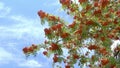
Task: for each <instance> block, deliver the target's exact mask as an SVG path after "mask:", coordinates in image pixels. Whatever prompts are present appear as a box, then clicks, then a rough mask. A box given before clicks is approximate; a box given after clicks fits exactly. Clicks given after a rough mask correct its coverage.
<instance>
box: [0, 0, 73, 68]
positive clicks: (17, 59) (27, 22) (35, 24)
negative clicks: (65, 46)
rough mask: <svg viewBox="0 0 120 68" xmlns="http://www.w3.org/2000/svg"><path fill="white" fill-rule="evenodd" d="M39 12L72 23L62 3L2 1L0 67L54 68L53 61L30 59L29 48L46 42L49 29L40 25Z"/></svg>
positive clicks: (31, 0) (51, 0)
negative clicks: (25, 52)
mask: <svg viewBox="0 0 120 68" xmlns="http://www.w3.org/2000/svg"><path fill="white" fill-rule="evenodd" d="M39 10H43V11H45V12H47V13H51V14H54V15H58V16H60V17H62V18H65V19H66V21H69V22H70V21H71V20H70V17H69V16H64V15H65V13H64V12H63V11H62V10H61V5H60V3H59V0H0V68H52V64H51V62H52V60H51V59H48V58H46V57H45V56H43V55H42V51H40V52H39V54H38V55H37V56H36V57H34V56H30V57H29V58H28V59H26V57H25V55H24V54H23V52H22V49H23V48H24V47H25V46H30V45H31V44H33V43H34V44H39V43H42V42H43V41H44V38H45V36H44V31H43V29H44V28H45V27H46V26H42V25H41V24H40V18H39V17H38V15H37V12H38V11H39Z"/></svg>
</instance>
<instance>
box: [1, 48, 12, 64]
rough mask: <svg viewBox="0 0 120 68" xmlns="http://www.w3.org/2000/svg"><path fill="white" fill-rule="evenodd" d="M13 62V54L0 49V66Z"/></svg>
mask: <svg viewBox="0 0 120 68" xmlns="http://www.w3.org/2000/svg"><path fill="white" fill-rule="evenodd" d="M11 60H13V54H12V53H10V52H8V51H6V50H5V49H4V48H2V47H0V65H2V64H7V63H9V62H10V61H11Z"/></svg>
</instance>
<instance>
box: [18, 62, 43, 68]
mask: <svg viewBox="0 0 120 68" xmlns="http://www.w3.org/2000/svg"><path fill="white" fill-rule="evenodd" d="M19 66H20V67H27V68H41V67H42V65H41V64H40V63H39V62H37V61H35V60H27V61H25V62H22V63H19Z"/></svg>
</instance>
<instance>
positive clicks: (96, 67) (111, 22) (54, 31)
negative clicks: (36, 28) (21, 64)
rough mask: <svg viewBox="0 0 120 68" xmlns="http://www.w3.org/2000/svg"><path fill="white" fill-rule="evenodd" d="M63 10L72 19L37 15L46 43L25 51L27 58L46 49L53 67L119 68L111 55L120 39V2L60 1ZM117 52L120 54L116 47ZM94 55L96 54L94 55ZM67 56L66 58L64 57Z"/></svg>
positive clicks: (118, 63) (26, 48)
mask: <svg viewBox="0 0 120 68" xmlns="http://www.w3.org/2000/svg"><path fill="white" fill-rule="evenodd" d="M59 1H60V4H61V7H62V9H63V10H64V11H65V12H66V13H67V14H68V15H70V16H71V17H72V18H73V22H70V23H67V22H66V21H65V20H64V19H63V18H60V17H59V16H55V15H52V14H49V13H46V12H44V11H43V10H39V11H38V15H39V17H40V20H41V24H42V25H44V24H46V22H47V24H48V25H49V27H48V28H45V29H44V32H45V38H46V40H45V41H44V42H43V43H41V44H32V45H31V46H30V47H25V48H23V52H24V54H25V55H27V56H28V55H35V54H36V53H37V51H39V50H40V49H41V48H43V49H44V50H45V51H43V55H44V56H47V57H48V58H49V57H52V56H53V60H51V61H53V63H54V64H55V65H56V63H60V64H61V63H64V64H65V66H64V67H65V68H74V64H78V66H80V67H82V68H83V67H84V66H87V67H90V68H119V66H120V60H118V59H117V58H115V56H113V55H112V51H111V48H110V46H111V44H112V40H119V38H120V0H77V1H74V0H59ZM115 51H117V52H118V51H120V47H117V48H116V49H115ZM91 52H92V53H93V54H91ZM64 53H67V54H64Z"/></svg>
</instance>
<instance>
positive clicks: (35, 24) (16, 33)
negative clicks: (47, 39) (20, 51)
mask: <svg viewBox="0 0 120 68" xmlns="http://www.w3.org/2000/svg"><path fill="white" fill-rule="evenodd" d="M9 18H10V19H11V20H13V21H14V22H16V23H15V24H14V25H13V26H12V25H11V26H0V31H1V34H0V37H1V38H2V37H11V38H12V37H13V38H17V39H21V38H23V37H24V36H26V35H27V36H29V37H30V36H31V37H34V38H36V39H38V38H39V37H40V38H44V32H43V29H44V28H43V26H41V25H40V20H39V19H30V18H26V17H24V16H21V15H12V16H9Z"/></svg>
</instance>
